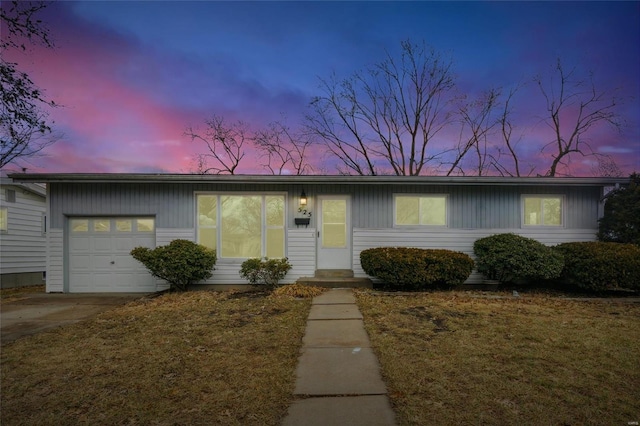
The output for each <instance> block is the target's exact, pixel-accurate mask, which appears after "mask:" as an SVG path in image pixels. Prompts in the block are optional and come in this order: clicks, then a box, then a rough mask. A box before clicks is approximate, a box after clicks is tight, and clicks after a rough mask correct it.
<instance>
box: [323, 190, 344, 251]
mask: <svg viewBox="0 0 640 426" xmlns="http://www.w3.org/2000/svg"><path fill="white" fill-rule="evenodd" d="M346 224H347V202H346V200H323V201H322V246H323V247H330V248H331V247H334V248H338V247H345V246H346V244H347V225H346Z"/></svg>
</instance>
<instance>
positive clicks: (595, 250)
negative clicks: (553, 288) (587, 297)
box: [554, 241, 640, 292]
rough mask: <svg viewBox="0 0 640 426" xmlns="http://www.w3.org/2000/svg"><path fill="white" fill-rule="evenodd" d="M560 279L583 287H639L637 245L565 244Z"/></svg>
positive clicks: (560, 247)
mask: <svg viewBox="0 0 640 426" xmlns="http://www.w3.org/2000/svg"><path fill="white" fill-rule="evenodd" d="M554 250H555V251H557V252H558V253H562V255H563V256H564V263H565V265H564V269H563V270H562V276H561V280H562V281H563V282H564V283H567V284H569V285H573V286H576V287H578V288H581V289H584V290H591V291H596V292H597V291H605V290H612V289H630V290H640V247H638V246H636V245H635V244H622V243H609V242H596V241H594V242H582V243H564V244H559V245H557V246H555V247H554Z"/></svg>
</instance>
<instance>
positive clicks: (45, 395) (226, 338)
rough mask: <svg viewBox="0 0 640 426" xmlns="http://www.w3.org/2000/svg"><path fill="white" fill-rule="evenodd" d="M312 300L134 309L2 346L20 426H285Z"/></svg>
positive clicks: (234, 297) (210, 300) (183, 298)
mask: <svg viewBox="0 0 640 426" xmlns="http://www.w3.org/2000/svg"><path fill="white" fill-rule="evenodd" d="M310 303H311V301H310V299H306V300H293V299H291V298H269V297H266V294H262V293H214V292H206V291H197V292H189V293H183V294H166V295H163V296H161V297H158V298H156V299H151V300H146V301H138V302H133V303H130V304H128V305H125V306H123V307H121V308H117V309H114V310H112V311H109V312H105V313H103V314H101V315H100V316H98V317H96V318H95V319H92V320H89V321H86V322H83V323H79V324H75V325H72V326H67V327H62V328H59V329H56V330H53V331H51V332H47V333H43V334H40V335H36V336H32V337H28V338H24V339H21V340H18V341H16V342H14V343H11V344H8V345H6V346H4V347H3V348H2V395H1V402H2V412H1V419H0V420H1V421H0V423H1V424H2V425H3V426H9V425H34V424H37V425H60V424H87V425H89V424H90V425H107V424H108V425H120V424H125V425H211V424H238V425H239V424H242V425H247V424H248V425H275V424H278V423H279V422H280V420H281V418H282V417H283V416H284V415H285V414H286V411H287V407H288V405H289V403H290V402H291V399H292V393H293V387H294V382H295V367H296V363H297V359H298V356H299V350H300V347H301V340H302V336H303V334H304V328H305V322H306V318H307V315H308V312H309V309H310Z"/></svg>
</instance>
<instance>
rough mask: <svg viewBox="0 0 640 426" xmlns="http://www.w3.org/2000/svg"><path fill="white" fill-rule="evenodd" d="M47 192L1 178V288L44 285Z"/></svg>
mask: <svg viewBox="0 0 640 426" xmlns="http://www.w3.org/2000/svg"><path fill="white" fill-rule="evenodd" d="M46 211H47V204H46V189H45V186H44V185H40V184H37V183H15V182H13V181H12V180H11V179H9V178H0V286H1V288H10V287H21V286H29V285H42V284H44V283H45V271H46V261H47V256H46V252H47V248H46Z"/></svg>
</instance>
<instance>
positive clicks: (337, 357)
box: [294, 347, 387, 396]
mask: <svg viewBox="0 0 640 426" xmlns="http://www.w3.org/2000/svg"><path fill="white" fill-rule="evenodd" d="M296 374H297V380H296V388H295V391H294V394H296V395H311V396H320V395H328V396H332V395H381V394H386V393H387V388H386V386H385V384H384V382H383V381H382V378H381V376H380V366H379V364H378V359H377V358H376V356H375V354H374V353H373V351H372V350H371V348H360V347H355V348H304V349H303V352H302V355H301V356H300V359H299V361H298V367H297V370H296Z"/></svg>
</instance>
